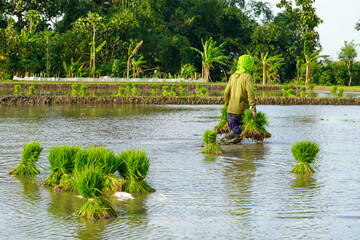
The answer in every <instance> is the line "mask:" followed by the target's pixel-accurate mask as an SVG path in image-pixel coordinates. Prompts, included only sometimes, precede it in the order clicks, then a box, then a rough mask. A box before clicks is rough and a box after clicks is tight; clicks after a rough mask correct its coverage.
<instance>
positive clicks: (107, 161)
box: [75, 146, 124, 192]
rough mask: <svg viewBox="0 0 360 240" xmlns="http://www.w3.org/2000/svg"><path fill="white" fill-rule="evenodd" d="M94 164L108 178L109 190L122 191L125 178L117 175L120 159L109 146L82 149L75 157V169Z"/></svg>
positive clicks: (79, 169) (107, 185) (107, 188)
mask: <svg viewBox="0 0 360 240" xmlns="http://www.w3.org/2000/svg"><path fill="white" fill-rule="evenodd" d="M89 165H94V166H97V167H98V168H100V169H101V170H102V172H103V175H104V177H105V180H106V189H105V190H107V191H111V192H113V191H120V190H121V189H122V185H123V182H124V181H123V180H122V179H120V178H119V177H117V176H116V175H115V172H116V171H117V170H118V168H119V166H120V160H119V159H118V158H117V157H116V156H115V154H114V153H113V152H112V151H110V150H109V149H108V148H105V147H102V146H96V147H91V148H89V149H88V150H82V151H80V152H79V153H78V154H77V156H76V158H75V169H76V171H81V169H82V168H84V167H85V166H89Z"/></svg>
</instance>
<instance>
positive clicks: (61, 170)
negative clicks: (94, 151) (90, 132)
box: [42, 145, 82, 191]
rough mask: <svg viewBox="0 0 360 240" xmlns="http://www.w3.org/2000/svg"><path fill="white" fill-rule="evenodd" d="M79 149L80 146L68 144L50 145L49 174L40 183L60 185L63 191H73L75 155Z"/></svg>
mask: <svg viewBox="0 0 360 240" xmlns="http://www.w3.org/2000/svg"><path fill="white" fill-rule="evenodd" d="M81 149H82V147H80V146H68V145H64V146H56V147H52V148H51V149H50V150H49V156H48V160H49V163H50V170H51V174H50V175H49V176H48V177H47V178H46V179H45V180H44V181H43V182H42V184H44V185H49V186H56V187H60V188H62V189H63V190H65V191H73V190H74V184H73V170H74V166H75V157H76V154H77V153H78V152H79V151H80V150H81Z"/></svg>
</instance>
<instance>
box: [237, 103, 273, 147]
mask: <svg viewBox="0 0 360 240" xmlns="http://www.w3.org/2000/svg"><path fill="white" fill-rule="evenodd" d="M242 123H243V126H242V132H241V134H240V136H241V138H249V139H253V140H257V141H263V140H264V139H265V138H270V137H271V134H270V133H268V131H266V129H265V128H264V127H265V126H267V125H268V120H267V118H266V116H265V114H264V113H262V112H258V113H257V118H253V117H252V111H251V110H250V109H246V110H245V112H244V114H243V119H242Z"/></svg>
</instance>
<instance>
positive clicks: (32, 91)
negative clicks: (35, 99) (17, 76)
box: [27, 86, 35, 95]
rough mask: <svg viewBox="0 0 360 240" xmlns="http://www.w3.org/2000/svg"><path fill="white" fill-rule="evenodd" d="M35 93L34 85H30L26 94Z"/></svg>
mask: <svg viewBox="0 0 360 240" xmlns="http://www.w3.org/2000/svg"><path fill="white" fill-rule="evenodd" d="M34 94H35V87H34V86H30V87H29V92H28V93H27V95H34Z"/></svg>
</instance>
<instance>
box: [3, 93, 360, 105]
mask: <svg viewBox="0 0 360 240" xmlns="http://www.w3.org/2000/svg"><path fill="white" fill-rule="evenodd" d="M68 104H69V105H95V104H155V105H164V104H175V105H206V104H211V105H217V104H219V105H220V104H224V98H223V97H199V96H186V97H179V96H171V97H152V96H138V97H117V96H113V97H111V96H109V97H70V96H37V95H1V96H0V105H21V106H26V105H68ZM256 104H257V105H360V98H291V97H266V98H256Z"/></svg>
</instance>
